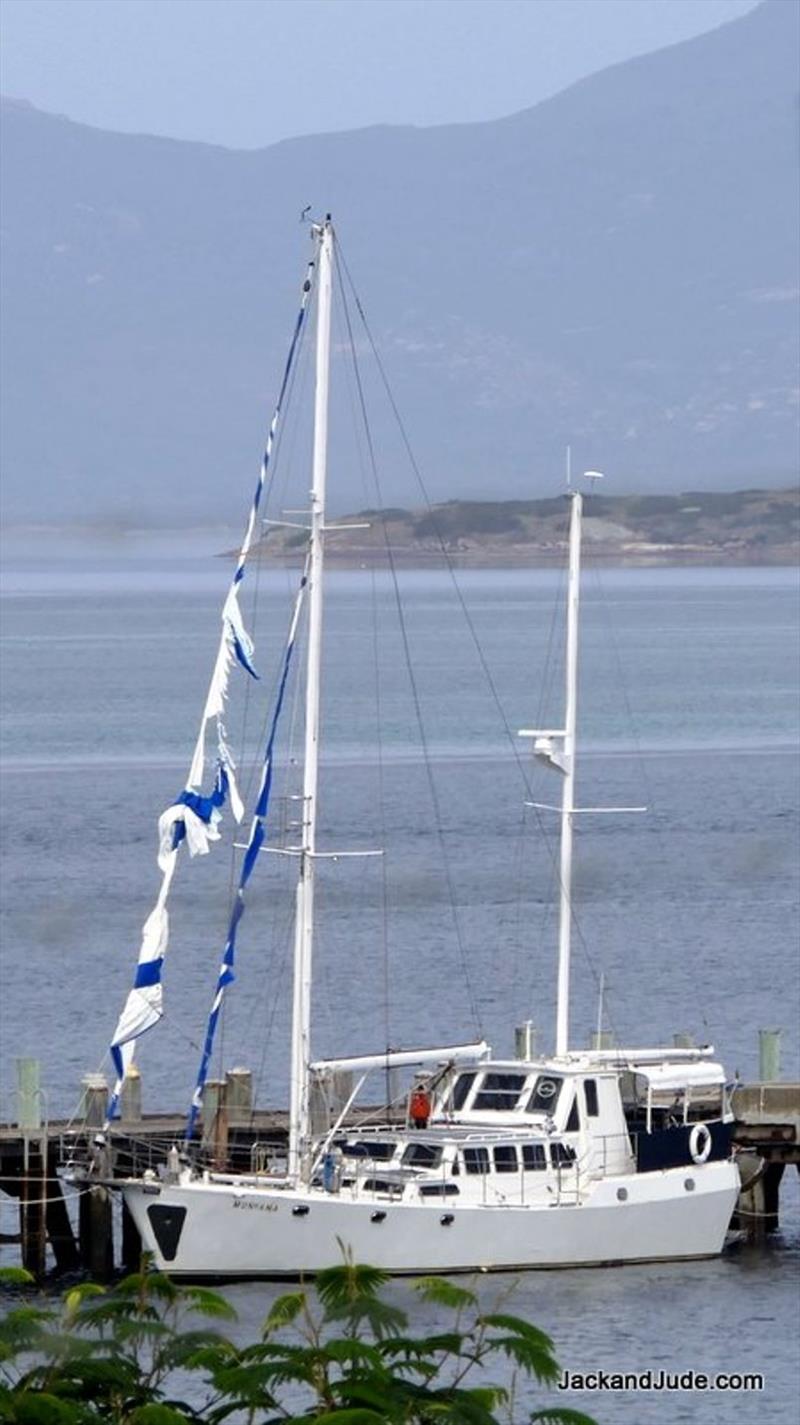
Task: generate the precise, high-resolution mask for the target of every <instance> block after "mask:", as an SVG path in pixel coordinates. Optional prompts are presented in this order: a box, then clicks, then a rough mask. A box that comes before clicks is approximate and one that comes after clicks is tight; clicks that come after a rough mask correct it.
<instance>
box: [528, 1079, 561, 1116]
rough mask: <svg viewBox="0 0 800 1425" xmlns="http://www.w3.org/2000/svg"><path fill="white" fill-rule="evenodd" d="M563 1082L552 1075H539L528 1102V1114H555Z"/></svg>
mask: <svg viewBox="0 0 800 1425" xmlns="http://www.w3.org/2000/svg"><path fill="white" fill-rule="evenodd" d="M563 1082H564V1080H563V1079H558V1078H554V1077H553V1075H552V1074H540V1076H539V1078H538V1079H537V1080H536V1083H535V1084H534V1087H533V1093H532V1094H531V1096H530V1098H529V1100H528V1113H553V1112H555V1106H556V1104H557V1103H558V1095H559V1094H560V1092H561V1085H562V1084H563Z"/></svg>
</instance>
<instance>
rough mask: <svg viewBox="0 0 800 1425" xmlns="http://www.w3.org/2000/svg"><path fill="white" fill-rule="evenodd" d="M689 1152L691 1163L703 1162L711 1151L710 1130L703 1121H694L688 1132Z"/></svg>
mask: <svg viewBox="0 0 800 1425" xmlns="http://www.w3.org/2000/svg"><path fill="white" fill-rule="evenodd" d="M689 1152H690V1153H691V1155H692V1162H693V1163H705V1161H706V1159H707V1158H708V1155H709V1153H710V1152H711V1131H710V1129H709V1128H707V1127H706V1125H705V1123H696V1124H695V1125H694V1128H693V1129H692V1131H691V1133H690V1134H689Z"/></svg>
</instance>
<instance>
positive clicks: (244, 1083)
mask: <svg viewBox="0 0 800 1425" xmlns="http://www.w3.org/2000/svg"><path fill="white" fill-rule="evenodd" d="M225 1103H226V1105H227V1109H228V1122H229V1123H234V1124H239V1123H247V1122H248V1120H249V1118H250V1116H251V1114H252V1112H253V1074H252V1071H251V1070H250V1069H243V1068H236V1069H229V1070H228V1072H227V1074H226V1075H225Z"/></svg>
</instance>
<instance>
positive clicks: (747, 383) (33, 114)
mask: <svg viewBox="0 0 800 1425" xmlns="http://www.w3.org/2000/svg"><path fill="white" fill-rule="evenodd" d="M798 13H799V12H798V6H797V5H796V4H795V3H794V0H766V3H764V4H762V5H761V6H760V7H759V8H757V9H756V10H754V11H752V12H750V13H748V14H746V15H745V16H743V17H742V18H740V19H738V20H736V21H733V22H732V23H730V24H727V25H724V26H722V27H721V28H719V29H716V30H713V31H711V32H710V33H708V34H705V35H701V36H699V37H698V38H695V39H692V40H690V41H688V42H685V43H682V44H678V45H675V46H673V47H671V48H669V49H665V50H661V51H659V52H658V53H655V54H651V55H646V56H644V57H641V58H638V59H634V60H630V61H628V62H626V63H624V64H620V65H616V66H614V67H613V68H611V69H607V70H605V71H603V72H602V73H600V74H597V75H594V76H592V77H591V78H589V79H585V80H583V81H581V82H580V83H578V84H575V85H574V86H572V87H571V88H570V89H568V90H566V91H565V92H564V93H562V94H560V95H558V96H556V97H555V98H553V99H550V100H547V101H546V102H544V103H541V104H538V105H537V106H536V107H535V108H532V109H529V110H526V111H524V112H522V113H519V114H515V115H512V116H511V117H510V118H507V119H503V120H499V121H493V122H491V123H482V124H468V125H460V126H446V127H440V128H433V129H414V128H386V127H380V128H371V129H364V130H360V131H358V132H354V133H345V134H341V133H340V134H331V135H322V136H318V137H311V138H303V139H297V140H293V141H290V142H285V143H280V144H277V145H275V146H273V147H271V148H268V149H264V150H262V151H259V152H255V153H253V152H232V151H229V150H226V149H222V148H214V147H211V146H208V145H203V144H194V143H179V142H174V141H171V140H167V139H157V138H147V137H138V136H132V135H124V134H116V133H107V132H102V131H99V130H94V129H91V128H87V127H84V126H82V125H80V124H75V123H72V122H70V121H69V120H68V119H65V118H61V117H57V116H54V115H50V114H44V113H41V112H37V111H36V110H35V109H33V108H31V107H30V106H28V105H25V104H18V103H13V102H6V103H5V104H4V106H3V111H2V125H0V139H1V140H2V155H1V156H2V264H1V265H0V272H1V275H2V301H3V321H2V328H1V330H0V340H1V341H2V387H3V408H2V427H1V428H0V439H2V458H3V469H4V483H3V500H4V516H5V518H6V520H31V519H36V518H39V519H42V518H44V519H51V520H69V519H75V518H89V517H91V516H93V515H95V516H96V517H97V518H98V519H131V520H152V519H153V518H157V519H160V520H162V521H163V522H164V523H174V522H175V521H176V520H178V519H181V518H189V519H191V520H192V521H194V522H196V521H198V520H201V519H205V518H208V517H215V516H218V515H219V514H221V513H226V514H229V513H230V508H231V490H233V491H234V500H235V499H238V497H239V493H240V492H241V491H243V490H247V489H248V488H249V482H250V478H251V474H252V472H253V470H254V467H255V464H256V462H257V459H258V453H259V448H260V443H261V439H262V434H263V428H264V424H265V420H266V418H267V412H268V409H269V407H270V405H271V401H272V398H273V395H274V390H275V385H276V381H277V377H278V371H279V365H280V362H281V361H282V357H283V352H284V348H285V343H286V340H287V336H288V331H289V327H290V323H291V320H292V315H293V310H294V306H295V303H296V285H297V282H298V281H299V274H300V269H301V266H302V262H303V261H304V258H305V252H306V246H305V243H304V240H303V234H302V231H301V230H300V228H299V227H298V223H297V217H298V214H299V213H300V210H301V209H302V208H304V207H305V206H306V204H308V203H311V204H312V205H313V206H314V209H315V211H316V210H322V209H331V210H332V211H333V213H334V216H335V219H336V221H337V227H338V231H339V233H340V236H341V239H342V243H343V248H344V252H345V255H346V257H347V260H348V263H349V265H350V267H351V269H352V270H353V272H354V274H355V275H356V278H357V281H358V285H359V288H360V292H361V295H362V297H363V300H364V302H365V306H366V308H367V311H368V314H369V317H370V321H371V325H372V327H373V329H374V332H375V334H376V338H377V340H378V342H379V345H380V349H381V353H382V356H383V360H384V362H385V365H386V368H387V371H388V373H389V376H390V378H391V380H392V382H393V384H394V387H395V390H396V392H397V396H398V400H399V403H400V405H401V408H402V410H403V413H404V415H405V418H406V420H407V422H408V425H409V427H410V429H411V430H412V431H413V433H414V445H415V448H416V450H417V452H418V455H419V457H420V459H421V461H422V463H423V466H424V468H425V471H426V475H427V479H428V483H429V487H430V488H431V490H432V493H433V495H434V497H435V498H439V499H441V498H443V497H444V496H445V495H450V494H454V493H458V494H460V495H464V496H470V497H472V496H474V497H481V496H485V495H486V494H487V493H489V492H490V491H491V493H492V494H493V495H496V496H503V497H506V496H507V497H513V496H521V495H527V494H529V493H530V492H532V491H536V490H537V489H538V490H547V489H553V488H555V485H556V482H557V474H556V472H558V471H560V469H561V468H562V463H563V454H562V453H563V448H564V446H565V445H566V443H567V442H568V441H569V442H571V443H572V446H573V450H574V453H575V459H576V468H578V467H579V466H580V465H581V464H587V465H589V464H592V465H593V464H598V465H600V467H601V468H602V469H605V470H607V471H608V472H609V473H612V472H613V475H614V483H615V486H616V488H617V489H625V488H627V489H638V490H647V489H650V490H656V489H667V490H669V489H671V490H677V489H679V488H682V487H685V486H687V485H692V486H694V487H696V488H698V489H699V488H702V489H709V488H723V487H730V486H731V485H733V484H735V483H738V484H748V485H762V484H763V485H767V484H773V485H775V484H778V483H784V484H785V483H788V481H789V480H790V479H791V478H792V477H793V472H794V470H795V468H796V461H797V443H796V442H797V424H796V420H797V405H796V402H797V370H798V352H797V339H798V293H800V276H799V275H798V230H797V213H798V176H797V143H796V127H797V117H798V96H797V90H798V82H797V52H798ZM335 374H338V372H336V373H335ZM383 429H384V428H383V426H382V425H381V423H380V421H378V423H377V426H376V438H377V439H378V440H379V442H380V439H381V437H382V434H383ZM392 461H393V457H390V458H389V466H388V470H387V471H386V474H385V483H384V494H385V498H387V499H390V500H401V499H402V498H403V496H402V494H401V490H400V481H399V475H398V469H399V460H398V469H395V466H394V464H393V463H392ZM347 478H349V477H346V479H345V484H344V487H343V488H342V487H341V486H340V487H339V494H338V496H337V500H338V506H339V508H344V507H346V506H348V505H350V506H351V507H352V505H354V504H355V503H357V502H358V501H359V500H360V499H361V496H360V495H359V494H358V493H357V487H356V486H355V485H354V484H353V483H352V480H351V483H350V485H348V484H347Z"/></svg>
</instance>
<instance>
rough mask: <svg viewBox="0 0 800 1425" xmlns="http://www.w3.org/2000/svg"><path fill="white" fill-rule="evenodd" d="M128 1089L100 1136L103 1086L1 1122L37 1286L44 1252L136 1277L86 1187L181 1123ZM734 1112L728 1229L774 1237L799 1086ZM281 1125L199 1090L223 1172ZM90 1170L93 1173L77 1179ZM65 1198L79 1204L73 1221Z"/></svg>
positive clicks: (271, 1154)
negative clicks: (23, 1124)
mask: <svg viewBox="0 0 800 1425" xmlns="http://www.w3.org/2000/svg"><path fill="white" fill-rule="evenodd" d="M84 1082H85V1083H86V1081H84ZM132 1087H133V1089H134V1092H133V1094H132V1095H128V1097H127V1100H124V1101H123V1116H122V1119H121V1120H120V1121H119V1122H115V1124H114V1125H113V1128H112V1129H111V1130H110V1131H109V1132H108V1133H103V1132H102V1131H101V1130H102V1127H103V1122H104V1119H105V1106H106V1102H107V1093H108V1090H107V1087H106V1086H105V1083H104V1081H103V1080H99V1081H97V1082H96V1083H95V1084H94V1085H90V1086H89V1091H88V1093H87V1092H86V1091H85V1094H84V1104H83V1109H84V1112H83V1115H82V1118H81V1121H80V1123H78V1124H76V1123H74V1122H68V1121H66V1120H65V1121H61V1122H52V1123H49V1124H46V1125H41V1126H39V1127H37V1128H28V1129H25V1130H23V1129H21V1128H20V1126H19V1125H18V1124H0V1191H2V1192H3V1193H5V1194H7V1195H8V1196H10V1197H11V1198H14V1199H16V1200H17V1201H18V1204H19V1230H18V1232H15V1233H8V1234H5V1235H4V1236H0V1247H2V1246H6V1247H9V1246H13V1247H15V1248H18V1250H19V1253H20V1256H21V1260H22V1263H23V1265H24V1266H26V1267H27V1268H28V1270H29V1271H30V1272H32V1273H33V1275H34V1276H35V1277H36V1278H37V1280H41V1279H42V1278H43V1277H44V1276H45V1275H46V1272H47V1269H48V1263H49V1262H50V1261H51V1258H49V1257H48V1247H49V1249H50V1252H51V1253H52V1264H53V1267H54V1270H55V1272H57V1273H62V1274H63V1273H71V1272H81V1271H82V1272H88V1273H89V1274H90V1275H91V1276H92V1277H94V1278H96V1279H98V1280H107V1279H108V1278H109V1277H110V1276H111V1275H112V1274H113V1273H114V1271H115V1270H116V1269H117V1268H118V1267H122V1268H123V1269H125V1270H134V1269H136V1268H137V1267H138V1264H139V1258H140V1251H141V1244H140V1242H139V1237H138V1234H137V1232H136V1230H135V1228H134V1226H133V1223H132V1221H131V1219H130V1217H129V1215H128V1213H127V1210H126V1209H125V1208H124V1206H123V1207H122V1210H121V1219H120V1222H119V1226H118V1228H117V1230H116V1231H115V1217H118V1216H119V1214H115V1212H114V1199H115V1194H113V1192H110V1191H109V1190H108V1188H107V1187H105V1186H103V1185H102V1184H101V1183H99V1182H97V1181H93V1180H92V1179H93V1177H94V1178H95V1179H96V1178H97V1177H100V1178H103V1179H106V1180H107V1179H108V1178H109V1177H110V1178H113V1177H125V1176H127V1175H129V1174H130V1173H140V1172H142V1171H144V1170H145V1169H146V1168H152V1169H153V1170H154V1171H156V1172H157V1171H158V1169H159V1167H160V1166H162V1165H163V1164H165V1163H166V1161H167V1155H168V1153H169V1151H170V1149H171V1148H173V1147H174V1145H176V1144H178V1145H180V1143H181V1140H182V1137H183V1132H184V1127H185V1118H184V1117H183V1116H182V1115H178V1114H169V1113H147V1114H142V1113H141V1111H140V1107H139V1105H140V1103H141V1094H140V1088H141V1086H140V1084H138V1083H136V1081H134V1084H133V1086H132ZM733 1108H734V1113H735V1115H736V1128H735V1132H734V1142H735V1143H736V1145H737V1147H738V1149H739V1155H740V1156H739V1162H740V1166H741V1169H742V1180H743V1191H742V1193H741V1196H740V1199H739V1204H738V1207H737V1211H736V1213H735V1215H734V1220H733V1226H734V1227H736V1228H738V1229H739V1230H741V1231H744V1232H745V1233H746V1234H747V1236H748V1237H749V1238H750V1239H751V1240H753V1241H760V1240H763V1238H764V1237H766V1236H767V1235H769V1234H771V1233H774V1232H776V1231H777V1230H778V1227H779V1196H780V1184H781V1179H782V1177H783V1175H784V1172H785V1170H786V1167H787V1166H789V1165H794V1166H795V1167H796V1168H797V1169H798V1171H800V1083H792V1084H789V1083H756V1084H746V1085H745V1084H741V1085H738V1086H737V1087H736V1088H735V1090H734V1092H733ZM378 1113H385V1110H380V1109H378V1108H377V1107H372V1108H371V1109H364V1110H362V1112H361V1113H360V1114H359V1115H358V1117H359V1120H363V1119H365V1118H366V1117H372V1118H373V1119H374V1117H375V1115H376V1114H378ZM288 1117H289V1115H288V1112H287V1111H286V1110H284V1109H269V1108H267V1109H257V1108H253V1107H252V1106H251V1102H250V1075H249V1074H248V1072H247V1071H246V1070H233V1071H231V1073H229V1074H228V1076H227V1079H226V1080H224V1081H222V1080H218V1081H210V1082H209V1084H208V1085H207V1090H206V1102H205V1112H204V1119H203V1132H202V1140H201V1143H200V1145H199V1149H198V1152H199V1155H200V1158H201V1160H204V1161H205V1162H206V1164H207V1165H209V1166H214V1167H217V1168H220V1169H227V1170H232V1171H237V1172H247V1171H264V1170H266V1169H267V1168H268V1167H269V1166H270V1164H271V1163H274V1162H277V1161H279V1160H280V1159H282V1158H283V1157H284V1156H285V1151H286V1144H287V1139H288ZM90 1163H91V1164H92V1165H93V1167H92V1171H91V1172H89V1173H88V1175H87V1176H83V1177H81V1172H83V1173H86V1169H87V1167H88V1165H89V1164H90ZM76 1167H77V1168H78V1172H77V1173H75V1169H76ZM73 1174H75V1175H74V1176H73ZM70 1198H72V1199H76V1200H77V1211H74V1210H73V1212H72V1213H71V1212H70V1210H69V1199H70Z"/></svg>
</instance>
